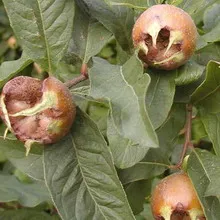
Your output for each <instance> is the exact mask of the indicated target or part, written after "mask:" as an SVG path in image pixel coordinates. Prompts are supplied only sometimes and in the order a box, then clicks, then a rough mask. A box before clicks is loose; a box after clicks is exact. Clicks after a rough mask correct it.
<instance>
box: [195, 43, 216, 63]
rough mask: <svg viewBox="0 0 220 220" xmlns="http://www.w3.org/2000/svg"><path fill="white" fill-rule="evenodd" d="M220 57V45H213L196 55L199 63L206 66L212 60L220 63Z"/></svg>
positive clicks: (197, 52)
mask: <svg viewBox="0 0 220 220" xmlns="http://www.w3.org/2000/svg"><path fill="white" fill-rule="evenodd" d="M219 57H220V43H211V44H208V45H207V46H206V47H203V48H202V49H200V50H198V51H196V52H195V54H194V59H195V61H196V62H197V63H199V64H201V65H204V66H206V65H207V64H208V62H209V61H210V60H216V61H218V60H219Z"/></svg>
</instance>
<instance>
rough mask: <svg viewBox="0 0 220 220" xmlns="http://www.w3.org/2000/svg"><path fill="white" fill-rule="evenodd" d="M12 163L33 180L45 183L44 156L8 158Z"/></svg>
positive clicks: (30, 155) (32, 155) (31, 155)
mask: <svg viewBox="0 0 220 220" xmlns="http://www.w3.org/2000/svg"><path fill="white" fill-rule="evenodd" d="M8 159H9V160H10V161H11V163H12V164H13V165H14V166H15V167H16V168H18V169H19V170H21V171H22V172H24V173H26V174H27V175H28V176H30V177H31V178H33V179H36V180H40V181H44V172H43V171H44V170H43V161H42V155H34V154H29V155H28V156H27V157H23V158H13V157H10V158H8Z"/></svg>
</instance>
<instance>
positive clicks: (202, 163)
mask: <svg viewBox="0 0 220 220" xmlns="http://www.w3.org/2000/svg"><path fill="white" fill-rule="evenodd" d="M219 164H220V161H219V158H218V157H216V156H214V155H212V154H211V153H209V152H207V151H204V150H199V149H198V150H194V151H193V152H192V154H191V155H190V157H189V159H188V165H187V172H188V174H189V176H190V178H191V180H192V182H193V185H194V187H195V189H196V191H197V194H198V196H199V199H200V201H201V202H202V205H203V208H204V212H205V215H206V218H207V219H213V220H218V219H219V218H220V213H219V211H218V210H219V209H220V204H219V188H220V185H219V183H220V181H219V180H220V170H219ZM214 189H216V191H215V192H213V190H214ZM210 195H211V196H212V197H210ZM208 196H209V197H208ZM216 197H218V199H217V198H216Z"/></svg>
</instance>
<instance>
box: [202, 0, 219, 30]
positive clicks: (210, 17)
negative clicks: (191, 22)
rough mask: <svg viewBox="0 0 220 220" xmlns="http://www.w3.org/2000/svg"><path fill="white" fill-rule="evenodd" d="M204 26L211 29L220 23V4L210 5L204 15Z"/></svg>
mask: <svg viewBox="0 0 220 220" xmlns="http://www.w3.org/2000/svg"><path fill="white" fill-rule="evenodd" d="M203 22H204V26H203V28H204V29H205V31H211V30H212V29H214V28H216V27H215V26H216V25H217V24H218V23H220V4H219V3H215V4H213V5H211V6H210V7H208V8H207V9H206V10H205V12H204V15H203Z"/></svg>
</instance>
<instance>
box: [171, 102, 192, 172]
mask: <svg viewBox="0 0 220 220" xmlns="http://www.w3.org/2000/svg"><path fill="white" fill-rule="evenodd" d="M186 111H187V116H186V124H185V142H184V144H183V149H182V153H181V156H180V159H179V162H178V163H177V164H176V165H174V166H170V168H171V169H180V168H181V166H182V163H183V160H184V157H185V154H186V151H187V149H188V148H189V147H192V143H191V129H192V104H187V105H186Z"/></svg>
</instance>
